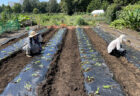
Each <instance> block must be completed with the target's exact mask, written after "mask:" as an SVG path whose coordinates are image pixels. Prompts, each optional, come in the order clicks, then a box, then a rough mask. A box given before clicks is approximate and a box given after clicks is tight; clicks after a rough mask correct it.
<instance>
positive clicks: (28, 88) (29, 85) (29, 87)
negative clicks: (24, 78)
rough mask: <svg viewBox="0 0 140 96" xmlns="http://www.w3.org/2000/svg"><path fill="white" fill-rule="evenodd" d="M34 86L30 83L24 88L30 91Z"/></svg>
mask: <svg viewBox="0 0 140 96" xmlns="http://www.w3.org/2000/svg"><path fill="white" fill-rule="evenodd" d="M31 87H32V85H31V84H30V83H29V82H28V83H26V84H25V85H24V88H26V89H27V90H28V91H30V90H31Z"/></svg>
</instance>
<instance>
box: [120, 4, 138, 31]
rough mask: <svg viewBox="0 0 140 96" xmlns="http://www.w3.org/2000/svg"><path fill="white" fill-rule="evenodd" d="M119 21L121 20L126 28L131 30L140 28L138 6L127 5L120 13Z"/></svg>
mask: <svg viewBox="0 0 140 96" xmlns="http://www.w3.org/2000/svg"><path fill="white" fill-rule="evenodd" d="M119 19H123V20H124V21H125V22H126V24H127V26H126V27H129V28H132V29H138V28H139V26H140V6H139V5H128V6H126V7H125V8H123V10H122V11H121V13H120V15H119Z"/></svg>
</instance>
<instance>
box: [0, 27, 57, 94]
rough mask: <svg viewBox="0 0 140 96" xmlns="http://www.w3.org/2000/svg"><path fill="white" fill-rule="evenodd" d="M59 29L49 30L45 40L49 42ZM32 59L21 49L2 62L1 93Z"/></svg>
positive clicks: (0, 74)
mask: <svg viewBox="0 0 140 96" xmlns="http://www.w3.org/2000/svg"><path fill="white" fill-rule="evenodd" d="M57 30H58V29H54V30H52V31H49V32H47V33H46V34H45V35H44V37H43V39H44V40H43V41H44V42H46V43H47V42H48V41H49V40H50V38H51V37H52V36H53V35H54V34H55V32H56V31H57ZM17 58H18V59H17ZM32 59H33V57H32V58H28V57H26V55H25V52H23V51H20V52H18V53H17V54H15V55H13V56H12V57H10V58H8V59H7V60H5V61H4V62H2V63H1V64H0V82H2V83H0V93H1V92H2V91H3V90H4V88H5V87H6V86H7V84H8V83H9V82H10V81H12V80H13V79H14V78H15V77H16V76H17V75H18V74H19V72H20V71H21V70H22V69H23V68H24V67H25V66H26V65H27V64H28V63H29V62H30V61H31V60H32Z"/></svg>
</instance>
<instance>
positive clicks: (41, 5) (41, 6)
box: [38, 2, 48, 13]
mask: <svg viewBox="0 0 140 96" xmlns="http://www.w3.org/2000/svg"><path fill="white" fill-rule="evenodd" d="M47 6H48V3H47V2H40V3H39V4H38V9H39V10H40V12H41V13H46V12H47V10H46V9H47Z"/></svg>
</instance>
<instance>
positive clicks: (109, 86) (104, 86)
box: [103, 85, 112, 89]
mask: <svg viewBox="0 0 140 96" xmlns="http://www.w3.org/2000/svg"><path fill="white" fill-rule="evenodd" d="M111 87H112V85H103V88H104V89H110V88H111Z"/></svg>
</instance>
